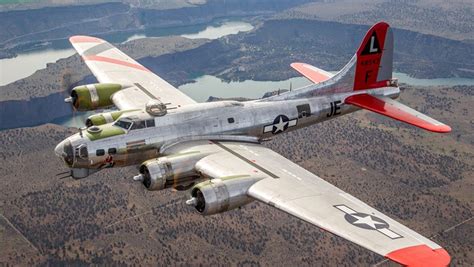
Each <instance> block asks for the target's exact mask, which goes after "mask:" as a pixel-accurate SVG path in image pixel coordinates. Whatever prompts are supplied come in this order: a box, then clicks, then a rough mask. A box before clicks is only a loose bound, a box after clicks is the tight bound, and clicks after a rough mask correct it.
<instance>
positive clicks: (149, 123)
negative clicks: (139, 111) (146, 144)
mask: <svg viewBox="0 0 474 267" xmlns="http://www.w3.org/2000/svg"><path fill="white" fill-rule="evenodd" d="M146 127H147V128H148V127H155V120H154V119H151V120H147V121H146Z"/></svg>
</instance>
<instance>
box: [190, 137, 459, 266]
mask: <svg viewBox="0 0 474 267" xmlns="http://www.w3.org/2000/svg"><path fill="white" fill-rule="evenodd" d="M208 146H217V148H218V149H219V150H218V151H219V152H217V153H213V154H211V155H209V156H207V157H204V158H203V159H201V160H200V161H199V162H198V163H197V164H196V170H197V171H199V172H200V173H202V174H203V175H205V176H208V177H211V178H220V177H229V176H240V175H245V176H253V177H259V178H263V179H261V180H259V181H258V182H256V183H255V184H253V185H252V186H251V187H250V188H249V190H248V192H247V194H248V195H249V196H251V197H253V198H255V199H257V200H260V201H262V202H264V203H266V204H268V205H270V206H272V207H275V208H277V209H280V210H282V211H285V212H287V213H289V214H291V215H293V216H295V217H298V218H300V219H302V220H304V221H307V222H309V223H311V224H314V225H316V226H318V227H320V228H322V229H324V230H326V231H329V232H331V233H333V234H336V235H338V236H341V237H343V238H345V239H347V240H349V241H352V242H354V243H356V244H358V245H360V246H362V247H365V248H367V249H369V250H371V251H373V252H376V253H378V254H380V255H382V256H385V257H387V258H389V259H391V260H393V261H396V262H398V263H400V264H403V265H408V266H446V265H448V264H449V262H450V256H449V255H448V253H447V252H446V251H445V250H444V249H443V248H441V247H440V246H439V245H437V244H436V243H434V242H432V241H431V240H429V239H427V238H425V237H423V236H421V235H420V234H418V233H416V232H414V231H412V230H410V229H409V228H407V227H405V226H403V225H402V224H400V223H398V222H396V221H395V220H393V219H391V218H389V217H387V216H386V215H384V214H382V213H380V212H378V211H377V210H375V209H374V208H372V207H370V206H369V205H367V204H365V203H363V202H362V201H360V200H358V199H357V198H355V197H353V196H351V195H350V194H348V193H346V192H344V191H342V190H340V189H338V188H337V187H335V186H333V185H331V184H330V183H328V182H326V181H324V180H323V179H321V178H319V177H318V176H316V175H314V174H312V173H310V172H308V171H306V170H305V169H303V168H301V167H300V166H298V165H296V164H295V163H293V162H291V161H290V160H288V159H286V158H284V157H283V156H281V155H279V154H278V153H276V152H274V151H272V150H270V149H268V148H265V147H263V146H261V145H260V144H251V143H241V142H219V141H213V142H211V144H209V145H208ZM199 150H203V147H202V146H201V147H199Z"/></svg>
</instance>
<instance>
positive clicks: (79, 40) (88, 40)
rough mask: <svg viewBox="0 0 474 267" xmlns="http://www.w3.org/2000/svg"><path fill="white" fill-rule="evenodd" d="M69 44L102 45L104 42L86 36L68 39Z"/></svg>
mask: <svg viewBox="0 0 474 267" xmlns="http://www.w3.org/2000/svg"><path fill="white" fill-rule="evenodd" d="M69 42H71V43H72V44H75V43H102V42H104V40H102V39H100V38H97V37H93V36H86V35H74V36H71V37H69Z"/></svg>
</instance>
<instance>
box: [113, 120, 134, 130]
mask: <svg viewBox="0 0 474 267" xmlns="http://www.w3.org/2000/svg"><path fill="white" fill-rule="evenodd" d="M114 125H115V126H118V127H120V128H122V129H125V130H128V129H130V126H131V125H132V123H131V122H129V121H125V120H118V121H116V122H115V123H114Z"/></svg>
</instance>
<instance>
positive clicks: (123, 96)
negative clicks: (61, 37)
mask: <svg viewBox="0 0 474 267" xmlns="http://www.w3.org/2000/svg"><path fill="white" fill-rule="evenodd" d="M69 41H70V42H71V44H72V46H73V47H74V49H76V51H77V52H78V53H79V55H80V56H81V57H82V59H83V60H84V62H85V63H86V65H87V66H88V67H89V69H90V70H91V72H92V74H94V76H95V77H96V78H97V80H98V81H99V82H101V83H118V84H121V85H123V87H124V88H125V89H122V90H120V91H119V92H117V93H115V94H114V95H113V96H112V101H113V102H114V104H115V105H116V106H117V107H118V108H119V109H121V110H125V109H141V108H144V107H145V105H146V103H147V102H148V101H150V100H151V99H158V100H160V101H161V102H163V103H167V104H168V105H172V106H183V105H188V104H194V103H196V102H195V101H194V100H192V99H191V98H190V97H188V96H186V95H185V94H183V93H182V92H181V91H179V90H178V89H177V88H175V87H174V86H172V85H171V84H169V83H168V82H166V81H165V80H163V79H162V78H160V77H159V76H158V75H156V74H154V73H153V72H151V71H150V70H149V69H147V68H145V67H144V66H142V65H141V64H139V63H138V62H136V61H135V60H134V59H132V58H131V57H129V56H127V55H126V54H125V53H123V52H122V51H120V50H119V49H117V48H116V47H115V46H113V45H111V44H110V43H108V42H106V41H104V40H102V39H99V38H96V37H90V36H72V37H71V38H69Z"/></svg>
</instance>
